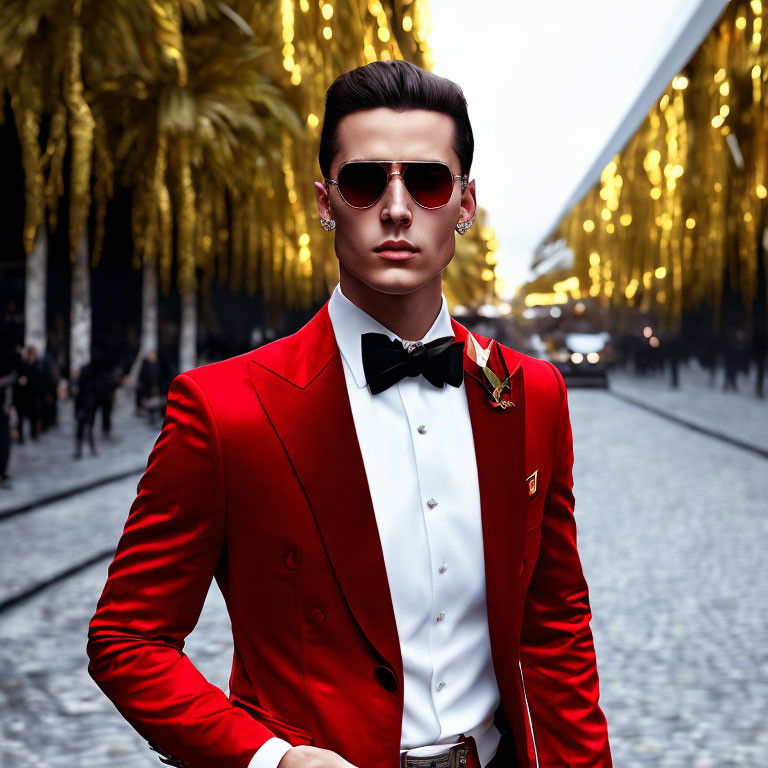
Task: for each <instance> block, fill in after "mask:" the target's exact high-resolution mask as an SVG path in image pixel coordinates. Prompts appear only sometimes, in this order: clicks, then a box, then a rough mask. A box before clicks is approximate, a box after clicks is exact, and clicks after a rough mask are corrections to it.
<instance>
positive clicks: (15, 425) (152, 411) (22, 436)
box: [0, 304, 174, 488]
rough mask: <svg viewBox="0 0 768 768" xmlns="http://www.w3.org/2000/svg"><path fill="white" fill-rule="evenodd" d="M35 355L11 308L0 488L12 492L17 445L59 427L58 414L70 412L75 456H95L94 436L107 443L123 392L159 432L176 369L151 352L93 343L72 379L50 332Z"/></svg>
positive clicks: (2, 385)
mask: <svg viewBox="0 0 768 768" xmlns="http://www.w3.org/2000/svg"><path fill="white" fill-rule="evenodd" d="M48 342H49V343H48V345H47V350H46V352H45V353H44V354H42V355H40V354H39V353H38V350H37V349H36V347H34V346H32V345H27V346H25V345H24V331H23V316H21V315H20V314H19V313H18V312H17V311H16V308H15V306H14V305H13V304H9V306H8V307H7V308H6V312H5V315H4V317H3V318H2V321H1V322H0V488H10V487H11V478H10V477H9V474H8V466H9V461H10V455H11V450H12V447H13V445H14V444H16V445H23V444H24V443H26V442H30V441H31V442H36V441H38V440H40V439H41V437H42V436H43V435H44V434H45V433H46V432H47V431H49V430H51V429H56V428H58V425H59V413H60V411H59V409H60V408H61V407H71V408H72V409H73V416H74V419H73V422H74V425H75V427H74V434H73V443H74V451H73V458H75V459H80V458H82V457H83V448H84V445H85V444H86V443H87V447H88V449H89V451H90V454H91V455H96V454H97V447H96V441H95V439H94V437H95V436H94V432H95V430H96V429H97V428H100V431H101V439H103V440H107V441H108V440H110V439H111V438H112V432H113V419H112V411H113V408H114V404H115V397H116V393H117V391H118V389H119V388H120V387H125V388H131V389H133V388H135V414H136V415H137V416H139V417H144V418H147V420H148V421H149V423H150V424H151V425H152V426H153V427H157V426H159V424H160V423H161V421H162V418H163V417H164V413H165V398H166V393H167V391H168V386H169V384H170V380H171V378H172V377H173V373H174V372H173V371H172V370H170V369H169V367H168V366H167V365H164V364H163V362H162V361H161V360H160V359H159V357H158V355H157V353H155V352H149V353H147V354H145V355H143V356H142V358H141V359H140V360H137V354H138V351H137V349H136V348H133V349H131V345H130V343H128V342H125V343H123V344H122V345H121V349H122V351H119V350H118V351H117V352H116V351H115V349H111V348H110V345H108V344H101V345H94V348H93V351H92V355H91V360H90V362H89V363H88V364H86V365H84V366H83V367H82V369H81V370H80V371H79V372H76V373H75V374H74V375H73V376H72V377H70V376H69V372H68V365H67V360H66V357H65V356H64V355H61V354H59V352H60V350H61V349H62V348H63V347H64V345H59V344H58V343H57V342H58V339H57V338H56V335H55V334H51V335H50V336H49V339H48Z"/></svg>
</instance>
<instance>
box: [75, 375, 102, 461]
mask: <svg viewBox="0 0 768 768" xmlns="http://www.w3.org/2000/svg"><path fill="white" fill-rule="evenodd" d="M75 386H76V388H77V393H76V395H75V420H76V422H77V431H76V433H75V455H74V458H76V459H80V458H82V455H83V439H84V438H85V437H86V436H87V438H88V445H89V446H90V449H91V454H92V455H93V456H95V455H96V443H95V442H94V439H93V423H94V421H95V420H96V403H97V397H98V392H99V382H98V375H97V372H96V370H95V369H94V365H93V363H86V364H85V365H84V366H83V367H82V368H81V369H80V373H79V374H78V376H77V382H76V385H75Z"/></svg>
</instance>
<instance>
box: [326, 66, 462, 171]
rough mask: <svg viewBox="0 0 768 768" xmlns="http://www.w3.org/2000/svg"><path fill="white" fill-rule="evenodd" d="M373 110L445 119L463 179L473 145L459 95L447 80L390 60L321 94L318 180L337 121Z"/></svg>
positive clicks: (330, 153)
mask: <svg viewBox="0 0 768 768" xmlns="http://www.w3.org/2000/svg"><path fill="white" fill-rule="evenodd" d="M377 107H389V108H390V109H394V110H397V111H398V112H402V111H404V110H406V109H429V110H432V111H433V112H444V113H445V114H447V115H450V116H451V117H452V118H453V122H454V125H455V131H454V134H453V149H454V151H455V152H456V154H457V155H458V158H459V163H460V164H461V173H462V175H463V174H465V173H466V174H468V173H469V169H470V167H471V165H472V155H473V153H474V150H475V140H474V137H473V136H472V126H471V125H470V123H469V115H468V114H467V100H466V99H465V98H464V93H463V91H462V90H461V88H460V87H459V86H458V85H457V84H456V83H454V82H453V81H452V80H448V79H447V78H445V77H439V76H438V75H435V74H433V73H432V72H427V71H426V70H424V69H421V67H417V66H416V65H415V64H411V63H410V62H408V61H400V60H399V59H395V60H390V61H373V62H371V63H370V64H366V65H365V66H362V67H357V69H353V70H351V71H350V72H346V73H345V74H343V75H340V76H339V77H337V78H336V80H334V82H333V83H332V84H331V87H330V88H329V89H328V90H327V91H326V93H325V117H324V118H323V130H322V132H321V134H320V153H319V159H320V170H321V171H322V173H323V176H324V177H328V176H329V174H330V171H331V161H332V160H333V158H334V157H335V155H336V153H337V152H338V151H339V143H338V133H337V128H338V125H339V121H340V120H341V118H342V117H345V116H346V115H349V114H351V113H352V112H359V111H360V110H363V109H376V108H377Z"/></svg>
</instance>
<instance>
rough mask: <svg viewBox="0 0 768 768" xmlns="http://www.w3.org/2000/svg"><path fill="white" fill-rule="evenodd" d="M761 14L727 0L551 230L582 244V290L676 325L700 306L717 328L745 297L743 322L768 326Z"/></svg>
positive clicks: (759, 8)
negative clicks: (732, 302) (726, 306)
mask: <svg viewBox="0 0 768 768" xmlns="http://www.w3.org/2000/svg"><path fill="white" fill-rule="evenodd" d="M764 19H765V10H764V8H763V5H762V3H761V2H760V0H753V1H752V2H751V3H745V2H741V3H732V4H730V5H729V6H728V8H727V9H726V10H725V12H724V13H723V15H722V16H721V18H720V20H719V21H718V23H717V24H716V25H715V27H714V28H713V30H712V31H711V32H710V34H709V35H708V36H707V38H706V39H705V41H704V43H703V44H702V46H701V47H700V49H699V50H698V52H697V53H696V54H695V56H694V57H693V59H692V60H691V61H690V63H689V64H688V66H687V67H686V68H685V70H684V71H683V72H682V73H680V74H679V75H678V76H677V77H675V78H674V79H673V80H672V82H671V83H670V85H669V86H668V88H667V89H666V90H665V91H664V93H663V94H662V95H661V97H660V99H659V101H658V102H657V103H656V105H655V106H654V107H653V109H652V110H651V111H650V113H649V114H648V116H647V118H646V120H645V122H644V123H643V125H642V127H641V128H640V130H638V132H637V133H636V134H635V135H634V136H633V138H632V139H631V140H630V141H629V143H628V144H627V146H626V147H625V148H624V149H623V150H622V151H621V152H620V153H619V154H618V155H616V156H615V157H614V159H613V160H612V162H611V163H609V164H608V166H606V168H605V169H604V170H603V173H602V175H601V179H600V182H599V183H598V184H596V185H595V187H593V188H592V189H591V190H590V191H589V192H588V193H587V195H586V196H585V197H584V198H583V199H582V200H581V201H580V202H579V203H578V204H577V205H576V206H575V207H574V208H573V209H572V210H571V211H570V212H569V213H568V215H567V216H566V217H565V218H564V219H563V221H562V222H561V223H560V224H559V226H558V228H557V230H556V232H555V233H554V234H553V236H552V237H551V238H550V240H558V239H561V238H564V239H565V241H566V243H567V245H568V246H569V247H570V248H571V249H572V250H573V251H574V254H575V266H574V271H575V275H574V276H575V277H577V278H578V287H577V288H576V289H575V290H572V291H571V295H572V296H573V297H577V296H591V297H594V298H595V299H597V300H599V301H600V302H602V303H603V304H605V305H606V306H610V307H613V308H615V309H617V310H621V309H623V308H624V307H634V308H636V309H639V310H643V311H651V312H653V313H654V314H655V315H656V316H657V317H658V319H659V321H660V322H661V324H662V326H663V327H665V328H666V329H668V330H671V331H675V330H677V329H678V328H679V326H680V323H681V319H682V318H683V316H684V314H685V313H686V312H688V311H692V312H696V311H701V310H705V311H709V312H711V315H712V325H713V330H715V331H717V330H718V329H719V327H720V322H721V313H722V308H723V302H724V300H725V299H726V298H727V297H730V298H731V299H733V298H734V297H736V299H737V301H738V303H739V304H740V306H741V317H742V320H743V322H744V324H745V326H746V327H749V325H750V324H751V322H752V321H753V319H754V320H755V321H756V322H758V323H761V324H763V327H764V323H765V256H764V245H763V240H764V237H765V231H766V224H767V223H768V222H766V195H767V194H768V193H767V191H766V185H768V181H766V161H767V159H768V158H766V132H767V131H768V114H767V113H766V107H765V92H766V80H767V79H768V71H767V70H766V65H767V64H768V62H766V46H765V44H764V43H763V42H762V39H763V32H764V30H763V23H764ZM539 282H540V281H539ZM756 302H757V303H756ZM755 310H757V311H756V312H755ZM620 314H621V313H620Z"/></svg>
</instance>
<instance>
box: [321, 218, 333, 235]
mask: <svg viewBox="0 0 768 768" xmlns="http://www.w3.org/2000/svg"><path fill="white" fill-rule="evenodd" d="M320 226H321V227H322V228H323V229H324V230H325V231H326V232H331V231H332V230H334V229H336V222H335V221H334V220H333V219H326V218H323V217H322V216H321V217H320Z"/></svg>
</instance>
